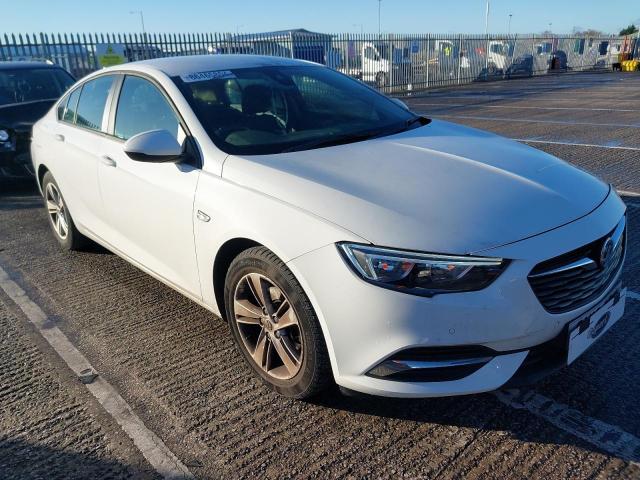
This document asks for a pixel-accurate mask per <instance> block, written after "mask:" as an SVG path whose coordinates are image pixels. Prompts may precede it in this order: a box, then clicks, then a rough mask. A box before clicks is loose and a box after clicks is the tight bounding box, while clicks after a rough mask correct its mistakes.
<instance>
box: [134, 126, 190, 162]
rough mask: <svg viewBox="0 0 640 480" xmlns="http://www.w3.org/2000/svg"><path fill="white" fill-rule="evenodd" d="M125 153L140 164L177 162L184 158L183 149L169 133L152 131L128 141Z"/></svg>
mask: <svg viewBox="0 0 640 480" xmlns="http://www.w3.org/2000/svg"><path fill="white" fill-rule="evenodd" d="M124 153H126V154H127V155H128V156H129V158H131V159H132V160H136V161H138V162H150V163H164V162H176V161H178V160H179V159H180V157H181V156H182V147H181V146H180V144H179V143H178V141H177V140H176V138H175V137H174V136H173V135H171V134H170V133H169V132H168V131H166V130H151V131H148V132H142V133H139V134H137V135H134V136H133V137H131V138H130V139H129V140H127V141H126V142H125V144H124Z"/></svg>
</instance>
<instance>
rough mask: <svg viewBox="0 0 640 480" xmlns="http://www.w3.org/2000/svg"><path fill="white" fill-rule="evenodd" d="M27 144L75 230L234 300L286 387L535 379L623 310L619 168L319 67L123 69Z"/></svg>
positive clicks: (196, 60) (64, 232)
mask: <svg viewBox="0 0 640 480" xmlns="http://www.w3.org/2000/svg"><path fill="white" fill-rule="evenodd" d="M32 152H33V161H34V167H35V170H36V172H37V178H38V183H39V185H40V188H41V191H42V194H43V196H44V198H45V205H46V209H47V214H48V218H49V223H50V225H51V228H52V231H53V234H54V236H55V238H56V239H57V241H58V242H59V243H60V245H61V246H62V247H63V248H64V249H67V250H75V249H79V248H82V246H83V244H85V242H87V241H88V239H91V240H93V241H95V242H98V243H99V244H101V245H103V246H105V247H106V248H108V249H110V250H112V251H114V252H116V253H117V254H118V255H120V256H122V257H123V258H124V259H126V260H127V261H129V262H131V263H132V264H134V265H136V266H138V267H139V268H141V269H142V270H143V271H145V272H147V273H149V274H150V275H152V276H154V277H156V278H158V279H159V280H161V281H163V282H165V283H166V284H167V285H169V286H171V287H172V288H174V289H176V290H177V291H179V292H181V293H183V294H185V295H186V296H187V297H189V298H191V299H192V300H194V301H195V302H197V303H199V304H200V305H202V306H203V307H205V308H207V309H209V310H211V311H212V312H214V313H215V314H218V315H220V316H222V317H223V318H225V319H226V320H227V321H228V323H229V328H230V334H231V335H232V337H233V339H234V341H235V343H236V344H237V346H238V349H239V352H240V354H241V355H242V357H243V358H244V360H245V361H246V362H247V364H248V365H249V366H250V367H251V368H252V369H253V371H254V372H255V374H256V375H257V376H258V377H259V378H261V379H262V380H263V381H264V382H265V383H266V384H268V385H270V386H271V387H272V388H274V389H275V390H277V391H278V392H280V393H282V394H284V395H287V396H290V397H295V398H304V397H308V396H310V395H313V394H314V393H316V392H318V391H320V390H321V389H322V388H324V387H325V386H327V385H328V384H329V382H330V381H331V379H334V380H335V382H337V383H338V385H340V386H342V387H343V388H345V389H348V390H355V391H359V392H365V393H369V394H376V395H386V396H398V397H428V396H442V395H457V394H470V393H476V392H482V391H487V390H493V389H497V388H500V387H502V386H504V385H505V384H510V385H514V384H517V383H518V382H523V381H531V380H532V379H534V378H536V377H538V376H540V375H543V374H545V373H548V372H549V371H551V370H553V369H556V368H560V367H561V366H564V365H566V364H568V363H571V362H572V361H573V360H575V358H577V357H578V356H579V355H580V354H582V353H583V352H584V351H585V349H587V348H588V347H589V346H590V345H591V344H593V343H594V342H595V341H596V340H597V339H599V338H600V337H601V336H602V335H603V334H604V332H605V331H607V329H608V328H610V327H611V325H613V324H614V323H615V322H616V321H617V320H618V319H619V318H620V317H621V316H622V314H623V310H624V303H625V290H624V289H623V288H622V286H621V285H620V278H621V270H622V265H623V262H624V255H625V246H626V223H625V204H624V203H623V202H622V200H621V199H620V198H619V197H618V195H617V194H616V192H615V190H613V189H612V188H611V187H610V186H609V185H607V184H605V183H603V182H601V181H599V180H597V179H595V178H593V177H592V176H590V175H589V174H587V173H586V172H584V171H582V170H579V169H577V168H574V167H572V166H570V165H569V164H567V163H565V162H563V161H561V160H559V159H557V158H555V157H553V156H551V155H548V154H546V153H544V152H541V151H539V150H536V149H533V148H531V147H528V146H526V145H523V144H520V143H518V142H515V141H512V140H508V139H505V138H502V137H499V136H497V135H493V134H490V133H486V132H482V131H479V130H475V129H471V128H467V127H463V126H459V125H456V124H453V123H449V122H445V121H440V120H429V119H426V118H424V117H421V116H419V115H416V114H414V113H412V112H410V111H409V110H408V109H407V108H406V106H404V105H403V104H402V102H400V101H392V100H390V99H388V98H387V97H385V96H383V95H381V94H379V93H378V92H376V91H374V90H373V89H372V88H370V87H367V86H366V85H364V84H362V83H361V82H358V81H356V80H353V79H351V78H348V77H346V76H344V75H342V74H340V73H338V72H335V71H333V70H331V69H330V68H327V67H325V66H321V65H315V64H312V63H309V62H304V61H298V60H293V59H285V58H271V57H261V56H244V55H213V56H193V57H181V58H179V57H174V58H164V59H155V60H149V61H144V62H139V63H129V64H124V65H119V66H117V67H111V68H108V69H105V70H101V71H100V72H96V73H95V74H93V75H90V76H89V77H87V78H85V79H83V80H82V81H81V82H79V83H78V84H76V85H75V86H74V87H72V88H71V90H70V91H69V92H68V93H67V94H66V95H65V96H64V97H63V98H62V99H61V100H60V101H59V102H58V103H57V104H56V106H55V108H53V109H52V110H51V111H50V112H49V113H48V114H47V115H46V116H45V117H44V118H43V119H42V120H40V121H39V122H38V123H37V124H36V125H35V127H34V132H33V144H32ZM211 368H222V367H221V366H216V365H212V366H211ZM611 368H615V367H614V366H612V367H611Z"/></svg>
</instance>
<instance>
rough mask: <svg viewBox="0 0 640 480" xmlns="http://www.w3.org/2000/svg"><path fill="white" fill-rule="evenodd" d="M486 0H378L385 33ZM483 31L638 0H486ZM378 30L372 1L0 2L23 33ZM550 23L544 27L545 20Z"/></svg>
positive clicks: (617, 25) (455, 29)
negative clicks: (144, 29) (295, 29)
mask: <svg viewBox="0 0 640 480" xmlns="http://www.w3.org/2000/svg"><path fill="white" fill-rule="evenodd" d="M485 5H486V0H382V1H381V4H380V7H381V30H382V31H383V32H389V33H484V28H485V8H486V7H485ZM490 5H491V7H490V15H489V32H491V33H506V32H507V29H508V19H509V14H511V15H512V20H511V33H539V32H542V31H545V30H548V29H550V30H551V31H552V32H554V33H571V31H572V30H573V28H574V27H579V28H580V29H595V30H600V31H603V32H606V33H618V31H619V30H620V29H621V28H623V27H625V26H627V25H628V24H630V23H632V22H635V23H636V24H638V23H640V1H639V0H491V1H490ZM134 10H135V11H139V10H141V11H142V12H143V15H144V22H145V27H146V31H147V32H158V33H189V32H193V33H196V32H199V33H203V32H233V33H235V32H264V31H271V30H281V29H288V28H306V29H308V30H313V31H321V32H331V33H334V32H340V33H342V32H353V33H356V32H357V33H359V32H360V31H364V32H366V33H377V32H378V0H297V1H296V0H179V1H176V0H169V1H166V0H155V1H154V0H100V1H96V0H0V12H1V13H0V35H1V34H3V33H30V32H47V33H51V32H55V33H57V32H69V33H70V32H104V33H106V32H140V31H141V24H140V16H139V15H138V14H131V13H130V12H131V11H134ZM549 24H551V26H550V25H549Z"/></svg>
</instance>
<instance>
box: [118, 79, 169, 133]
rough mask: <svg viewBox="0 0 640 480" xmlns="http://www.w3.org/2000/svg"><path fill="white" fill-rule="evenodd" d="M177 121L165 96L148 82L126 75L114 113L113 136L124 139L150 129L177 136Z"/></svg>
mask: <svg viewBox="0 0 640 480" xmlns="http://www.w3.org/2000/svg"><path fill="white" fill-rule="evenodd" d="M179 125H180V122H179V121H178V118H177V116H176V114H175V112H174V111H173V108H171V105H169V102H168V101H167V99H166V98H165V96H164V95H163V94H162V93H161V92H160V90H158V88H156V86H155V85H153V84H152V83H151V82H149V81H148V80H145V79H144V78H140V77H135V76H130V75H127V76H126V77H125V79H124V83H123V84H122V90H121V91H120V98H119V99H118V110H117V112H116V123H115V135H116V136H117V137H119V138H122V139H124V140H127V139H128V138H131V137H132V136H134V135H137V134H138V133H142V132H148V131H150V130H167V131H168V132H169V133H171V134H172V135H175V136H176V137H177V136H178V126H179Z"/></svg>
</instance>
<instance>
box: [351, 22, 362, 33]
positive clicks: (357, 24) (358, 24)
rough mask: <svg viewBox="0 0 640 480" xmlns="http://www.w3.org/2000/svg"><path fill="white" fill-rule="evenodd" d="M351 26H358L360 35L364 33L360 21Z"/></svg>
mask: <svg viewBox="0 0 640 480" xmlns="http://www.w3.org/2000/svg"><path fill="white" fill-rule="evenodd" d="M352 26H353V27H360V35H362V34H363V33H364V25H363V24H362V23H354V24H353V25H352Z"/></svg>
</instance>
